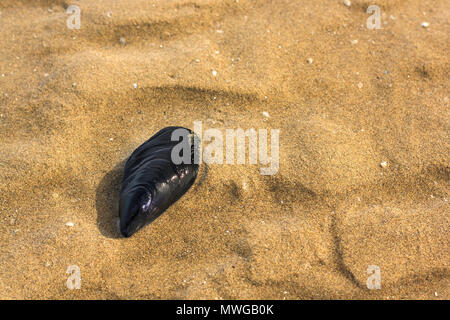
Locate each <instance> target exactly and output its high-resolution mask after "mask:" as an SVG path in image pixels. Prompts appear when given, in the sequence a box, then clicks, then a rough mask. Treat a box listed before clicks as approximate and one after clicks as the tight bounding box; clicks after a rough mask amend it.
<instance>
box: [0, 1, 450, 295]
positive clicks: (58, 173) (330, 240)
mask: <svg viewBox="0 0 450 320" xmlns="http://www.w3.org/2000/svg"><path fill="white" fill-rule="evenodd" d="M70 4H75V5H77V6H79V8H80V9H81V28H80V29H69V28H68V27H67V26H66V20H67V18H68V17H69V15H68V14H67V13H66V8H67V6H68V5H70ZM372 4H375V5H378V6H379V7H380V10H381V22H382V24H381V27H382V28H381V29H375V30H369V29H368V28H367V27H366V20H367V18H368V17H369V16H370V14H368V13H366V10H367V8H368V6H369V5H372ZM449 21H450V9H449V2H448V1H432V0H424V1H402V0H395V1H387V0H383V1H376V0H374V1H365V0H353V1H351V6H349V7H348V6H346V5H344V3H343V1H340V0H326V1H314V0H311V1H281V0H265V1H249V0H239V1H236V0H224V1H217V0H216V1H213V0H194V1H192V0H191V1H185V0H176V1H175V0H159V1H158V0H156V1H147V0H133V1H131V0H104V1H87V0H80V1H75V0H74V1H60V0H54V1H50V0H21V1H9V0H2V1H0V30H2V32H1V34H2V36H1V37H0V101H1V103H0V137H1V144H0V169H1V170H0V193H1V197H0V210H1V211H0V214H1V222H2V223H1V224H0V241H1V247H0V298H4V299H14V298H19V299H22V298H25V299H35V298H43V299H52V298H60V299H73V298H75V299H80V298H88V299H96V298H100V299H104V298H107V299H116V298H120V299H129V298H137V299H205V298H207V299H262V298H269V299H318V298H325V299H355V298H362V299H416V298H417V299H441V298H445V299H448V298H449V297H450V294H449V284H450V281H449V275H450V272H449V261H450V259H449V230H450V228H449V227H450V215H449V209H448V205H449V204H448V201H447V200H448V199H449V185H448V182H449V169H448V168H449V108H448V106H449V97H448V93H449V70H450V68H449V66H450V65H449V58H448V52H449V45H450V42H449V34H450V24H449ZM424 22H426V23H428V24H423V23H424ZM263 112H267V113H268V114H269V115H270V116H269V117H267V115H266V116H265V115H264V114H263ZM195 120H200V121H202V122H203V125H204V128H205V129H206V128H218V129H220V130H225V129H228V128H230V129H233V128H243V129H248V128H256V129H258V128H267V129H271V128H276V129H280V160H279V162H280V169H279V171H278V173H277V174H275V175H273V176H263V175H261V174H260V173H259V166H257V165H210V166H209V168H208V172H206V170H205V166H203V167H202V170H201V172H200V176H199V178H198V180H197V183H196V184H195V185H194V186H193V188H192V189H191V190H190V191H189V192H188V193H187V194H186V195H185V196H184V197H183V198H182V199H181V200H180V201H178V202H177V203H176V204H175V205H173V206H172V207H171V208H169V209H168V210H167V211H166V213H164V214H163V215H162V216H161V217H160V218H158V219H157V220H156V221H155V222H154V223H152V224H151V225H150V226H147V227H145V228H144V229H142V230H141V231H140V232H138V233H137V234H135V235H134V236H133V237H131V238H128V239H123V238H120V237H119V235H118V233H117V230H116V225H115V223H116V220H117V216H118V212H117V209H118V190H119V188H120V182H121V174H122V169H123V165H124V164H123V161H124V160H125V159H126V158H127V157H128V156H129V155H130V153H131V152H132V151H133V150H134V149H135V148H136V147H137V146H139V145H140V144H141V143H142V142H144V141H145V140H146V139H148V138H149V137H150V136H152V135H153V134H154V133H156V132H157V131H158V130H159V129H161V128H163V127H165V126H169V125H180V126H185V127H189V128H192V127H193V122H194V121H195ZM72 224H73V225H72ZM71 265H76V266H78V267H79V268H80V271H81V278H82V283H81V289H79V290H69V289H68V288H67V286H66V280H67V278H68V276H69V275H68V274H66V270H67V268H68V267H69V266H71ZM371 265H375V266H378V267H379V269H380V271H381V289H379V290H376V289H375V290H369V289H368V288H367V286H366V281H367V278H368V277H369V275H368V274H367V268H368V267H369V266H371Z"/></svg>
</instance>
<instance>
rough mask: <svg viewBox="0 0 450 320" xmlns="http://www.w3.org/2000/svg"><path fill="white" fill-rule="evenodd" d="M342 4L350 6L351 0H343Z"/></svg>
mask: <svg viewBox="0 0 450 320" xmlns="http://www.w3.org/2000/svg"><path fill="white" fill-rule="evenodd" d="M344 4H345V5H346V6H347V7H350V6H351V5H352V2H351V1H350V0H345V1H344Z"/></svg>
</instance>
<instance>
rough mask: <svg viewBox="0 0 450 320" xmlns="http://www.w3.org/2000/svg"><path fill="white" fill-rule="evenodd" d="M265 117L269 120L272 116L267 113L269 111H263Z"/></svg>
mask: <svg viewBox="0 0 450 320" xmlns="http://www.w3.org/2000/svg"><path fill="white" fill-rule="evenodd" d="M262 114H263V116H264V117H266V118H269V117H270V114H269V113H268V112H267V111H263V113H262Z"/></svg>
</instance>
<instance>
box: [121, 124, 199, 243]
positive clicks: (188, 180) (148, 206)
mask: <svg viewBox="0 0 450 320" xmlns="http://www.w3.org/2000/svg"><path fill="white" fill-rule="evenodd" d="M194 136H195V135H194V134H193V133H192V131H191V130H189V129H186V128H183V127H167V128H164V129H162V130H160V131H159V132H158V133H156V134H155V135H154V136H153V137H151V138H150V139H148V140H147V141H146V142H144V143H143V144H142V145H141V146H140V147H139V148H137V149H136V150H135V151H134V152H133V153H132V154H131V156H130V158H129V159H128V161H127V162H126V164H125V169H124V176H123V181H122V189H121V190H120V204H119V217H120V233H121V234H122V235H123V236H124V237H129V236H131V235H132V234H133V233H135V232H136V231H138V230H139V229H141V228H142V227H143V226H145V225H147V224H149V223H151V222H152V221H153V220H155V219H156V218H157V217H159V216H160V215H161V214H162V213H163V212H164V211H165V210H166V209H167V208H168V207H169V206H170V205H172V204H173V203H174V202H175V201H177V200H178V199H179V198H180V197H181V196H182V195H183V194H185V193H186V191H187V190H188V189H189V188H190V187H191V186H192V184H193V183H194V181H195V178H196V177H197V173H198V169H199V165H198V164H195V163H194V162H195V161H194V154H195V148H194V145H195V144H194ZM195 137H196V136H195ZM172 139H173V140H175V141H172ZM173 155H175V156H176V157H174V156H173ZM180 159H181V160H180ZM180 162H181V163H180Z"/></svg>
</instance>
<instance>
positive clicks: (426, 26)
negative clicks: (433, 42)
mask: <svg viewBox="0 0 450 320" xmlns="http://www.w3.org/2000/svg"><path fill="white" fill-rule="evenodd" d="M429 26H430V23H429V22H426V21H425V22H422V28H428V27H429Z"/></svg>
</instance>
